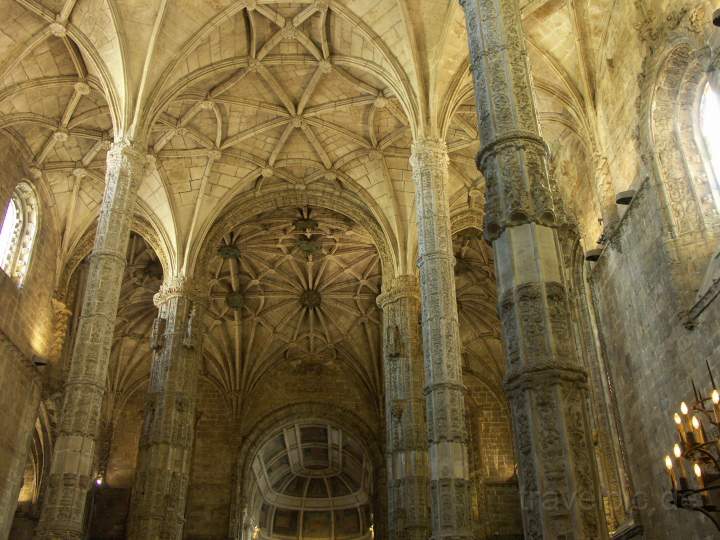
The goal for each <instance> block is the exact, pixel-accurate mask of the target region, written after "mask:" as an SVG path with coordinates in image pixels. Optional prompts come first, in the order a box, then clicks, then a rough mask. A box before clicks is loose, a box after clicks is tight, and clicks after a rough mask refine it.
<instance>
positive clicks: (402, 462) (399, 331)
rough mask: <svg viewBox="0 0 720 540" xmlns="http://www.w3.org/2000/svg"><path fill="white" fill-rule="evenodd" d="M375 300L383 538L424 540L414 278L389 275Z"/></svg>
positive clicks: (425, 468)
mask: <svg viewBox="0 0 720 540" xmlns="http://www.w3.org/2000/svg"><path fill="white" fill-rule="evenodd" d="M377 303H378V306H380V308H381V309H382V310H383V334H384V347H383V353H384V356H385V358H384V372H385V411H386V413H385V414H386V419H387V420H386V426H387V455H388V523H389V525H390V530H389V531H388V532H389V538H390V539H391V540H396V539H403V540H427V538H428V537H429V535H430V504H429V501H428V495H429V492H430V479H429V465H428V445H427V424H426V422H425V398H424V396H423V380H424V376H423V366H422V348H421V346H420V324H419V315H420V291H419V290H418V282H417V278H415V276H400V277H398V278H396V279H394V280H393V282H392V283H391V284H390V286H389V287H387V288H384V290H383V293H382V294H381V295H380V296H378V299H377Z"/></svg>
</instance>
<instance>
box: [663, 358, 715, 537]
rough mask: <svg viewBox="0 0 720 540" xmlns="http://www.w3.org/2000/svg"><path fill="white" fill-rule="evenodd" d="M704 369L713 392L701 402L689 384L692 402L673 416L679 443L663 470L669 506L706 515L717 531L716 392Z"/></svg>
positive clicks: (711, 376) (712, 381)
mask: <svg viewBox="0 0 720 540" xmlns="http://www.w3.org/2000/svg"><path fill="white" fill-rule="evenodd" d="M707 368H708V373H709V374H710V383H711V384H712V387H713V390H712V392H711V393H710V396H709V397H705V398H704V397H702V396H701V395H700V393H699V392H698V391H697V388H696V387H695V383H694V382H693V383H692V387H693V395H694V397H695V400H694V401H693V402H692V403H691V404H690V405H689V406H688V404H687V403H685V402H684V401H683V402H682V403H681V404H680V412H679V413H677V412H676V413H675V414H674V415H673V420H674V421H675V427H676V428H677V431H678V435H679V439H680V440H679V442H677V443H676V444H675V445H674V446H673V450H672V455H670V454H668V455H666V456H665V469H666V470H667V474H668V476H669V477H670V482H671V484H672V491H671V493H672V501H671V502H672V504H673V505H675V506H676V507H678V508H683V509H686V510H693V511H696V512H700V513H702V514H704V515H706V516H707V517H708V518H709V519H710V521H712V522H713V524H714V525H715V527H716V528H717V529H718V530H719V531H720V523H719V521H718V520H719V519H720V437H719V435H720V391H718V387H717V386H716V385H715V380H714V379H713V375H712V371H711V370H710V365H709V364H707Z"/></svg>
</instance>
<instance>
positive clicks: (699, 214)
mask: <svg viewBox="0 0 720 540" xmlns="http://www.w3.org/2000/svg"><path fill="white" fill-rule="evenodd" d="M651 61H652V62H654V63H655V69H654V73H653V76H652V77H651V78H650V80H651V81H652V82H651V85H650V87H649V88H647V87H646V88H645V89H644V91H643V92H642V94H641V95H642V98H641V99H644V100H645V103H644V105H643V108H644V110H645V113H646V114H647V116H648V117H647V121H646V133H645V135H644V137H643V139H642V140H641V146H643V147H644V148H643V149H644V153H645V155H647V156H649V157H650V158H651V160H652V168H653V169H654V172H655V174H656V175H657V178H658V184H659V188H660V193H661V196H662V199H663V202H664V205H665V207H666V217H667V220H668V224H667V228H668V230H669V231H670V233H671V234H672V235H674V236H680V235H682V234H685V233H690V232H696V231H700V230H704V229H706V228H708V227H709V226H712V225H714V224H717V223H719V222H720V214H719V213H718V208H717V206H716V205H715V202H714V200H713V195H712V187H711V184H710V179H709V177H708V175H707V171H706V169H705V166H704V160H703V153H702V150H701V147H700V145H699V144H698V143H699V140H698V136H697V131H696V130H697V123H698V119H699V115H698V107H699V100H700V96H701V93H702V89H703V88H704V83H705V81H706V80H707V79H706V73H705V72H706V69H707V67H708V66H709V64H710V56H709V51H708V50H707V49H706V48H705V47H704V46H703V45H701V44H699V43H696V42H695V40H694V39H693V37H692V36H685V37H683V38H679V39H676V40H675V41H674V42H672V43H671V45H670V46H669V47H668V48H666V49H665V50H663V51H661V52H660V53H659V54H657V55H655V56H654V57H653V58H652V59H651Z"/></svg>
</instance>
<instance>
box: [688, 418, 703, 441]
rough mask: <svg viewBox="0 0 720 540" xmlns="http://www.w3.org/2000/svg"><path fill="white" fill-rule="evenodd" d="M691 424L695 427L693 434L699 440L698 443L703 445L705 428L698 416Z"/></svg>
mask: <svg viewBox="0 0 720 540" xmlns="http://www.w3.org/2000/svg"><path fill="white" fill-rule="evenodd" d="M691 424H692V427H693V433H694V435H695V437H696V438H697V442H698V443H699V444H703V443H704V442H705V428H704V427H703V425H702V423H701V422H700V420H699V419H698V417H697V416H694V415H693V417H692V420H691Z"/></svg>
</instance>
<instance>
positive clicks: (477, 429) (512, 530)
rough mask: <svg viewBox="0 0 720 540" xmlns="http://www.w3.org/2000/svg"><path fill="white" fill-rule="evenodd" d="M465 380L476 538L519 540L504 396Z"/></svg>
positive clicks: (513, 457) (497, 391) (511, 450)
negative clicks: (476, 529)
mask: <svg viewBox="0 0 720 540" xmlns="http://www.w3.org/2000/svg"><path fill="white" fill-rule="evenodd" d="M465 380H466V385H468V387H469V388H468V399H467V402H468V407H467V413H466V415H467V419H468V420H467V422H468V427H469V432H470V437H471V444H470V446H469V456H470V463H471V466H470V475H471V478H472V480H473V485H474V488H475V490H476V497H474V500H473V504H474V505H476V506H477V508H476V509H474V510H475V511H476V512H477V513H476V516H475V519H476V520H477V521H478V523H477V526H478V533H477V534H478V535H479V537H480V538H483V539H485V538H487V539H511V538H514V539H519V538H522V518H521V516H520V495H519V492H518V483H517V477H516V475H515V454H514V451H513V441H512V432H511V426H510V413H509V410H508V407H507V403H506V401H505V396H504V393H503V392H502V390H500V389H497V390H496V392H492V391H491V390H490V389H489V388H488V387H487V386H486V385H485V384H483V383H480V382H477V381H476V380H475V379H474V378H472V377H468V376H467V375H466V377H465ZM498 394H499V395H500V396H502V397H501V398H500V397H498Z"/></svg>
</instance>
